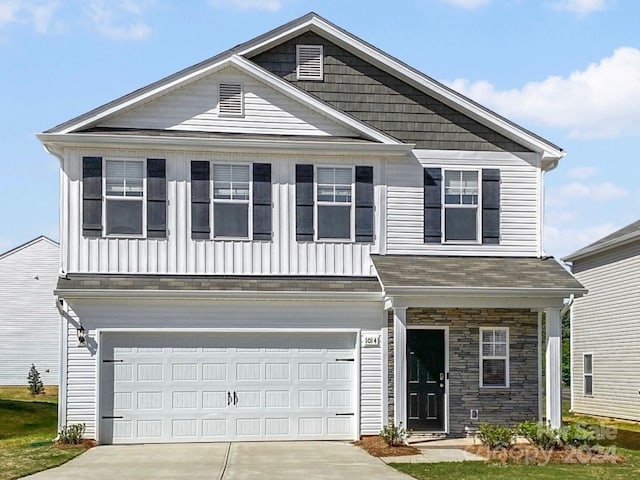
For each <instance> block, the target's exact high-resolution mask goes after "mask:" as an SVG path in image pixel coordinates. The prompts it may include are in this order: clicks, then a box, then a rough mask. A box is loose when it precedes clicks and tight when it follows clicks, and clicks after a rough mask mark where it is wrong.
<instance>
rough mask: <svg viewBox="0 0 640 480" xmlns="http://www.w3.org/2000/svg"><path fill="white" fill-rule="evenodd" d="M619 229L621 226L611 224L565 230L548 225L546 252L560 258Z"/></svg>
mask: <svg viewBox="0 0 640 480" xmlns="http://www.w3.org/2000/svg"><path fill="white" fill-rule="evenodd" d="M618 228H620V225H615V224H613V223H611V222H604V223H600V224H598V225H588V226H586V227H584V228H565V227H563V226H557V225H550V224H547V225H545V228H544V250H545V252H546V253H547V254H549V255H553V256H555V257H556V258H560V257H563V256H565V255H569V254H570V253H573V252H575V251H576V250H579V249H580V248H582V247H586V246H587V245H589V244H591V243H593V242H595V241H596V240H599V239H601V238H602V237H604V236H605V235H608V234H610V233H612V232H614V231H615V230H617V229H618Z"/></svg>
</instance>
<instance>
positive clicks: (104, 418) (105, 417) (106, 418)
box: [102, 416, 124, 420]
mask: <svg viewBox="0 0 640 480" xmlns="http://www.w3.org/2000/svg"><path fill="white" fill-rule="evenodd" d="M114 418H124V417H109V416H103V417H102V419H103V420H109V419H111V420H113V419H114Z"/></svg>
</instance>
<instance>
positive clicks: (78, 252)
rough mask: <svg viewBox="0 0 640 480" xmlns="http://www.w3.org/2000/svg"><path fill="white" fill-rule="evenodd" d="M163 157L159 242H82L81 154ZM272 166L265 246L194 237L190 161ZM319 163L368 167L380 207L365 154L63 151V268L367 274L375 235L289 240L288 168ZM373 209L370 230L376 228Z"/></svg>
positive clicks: (291, 184)
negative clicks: (163, 224) (163, 222)
mask: <svg viewBox="0 0 640 480" xmlns="http://www.w3.org/2000/svg"><path fill="white" fill-rule="evenodd" d="M91 155H95V156H102V157H103V158H104V159H109V158H134V159H145V158H166V160H167V199H168V205H167V220H168V221H167V227H168V237H167V238H166V239H145V238H114V237H111V238H87V237H83V235H82V218H81V216H82V212H81V205H82V201H81V199H82V157H83V156H91ZM192 160H212V161H213V162H214V163H215V162H218V163H234V162H237V163H245V164H249V163H250V162H258V163H271V165H272V202H273V210H272V215H273V216H272V221H273V222H272V225H273V237H272V239H271V241H253V240H193V239H192V238H191V220H190V201H191V200H190V198H191V190H190V181H189V179H190V162H191V161H192ZM302 163H313V164H318V165H322V164H324V165H333V166H341V165H344V166H354V165H370V166H373V167H374V185H375V190H376V192H375V196H376V205H380V204H381V203H382V201H381V199H380V197H381V196H382V195H383V188H382V186H381V185H380V175H381V171H382V168H381V167H380V163H381V161H380V160H374V159H371V158H365V157H364V156H362V157H358V156H353V157H346V156H331V155H327V156H311V155H306V156H305V155H273V154H262V153H260V154H258V153H255V154H252V153H224V152H216V153H211V152H206V153H205V152H184V151H143V150H131V151H127V150H109V149H100V150H98V149H87V150H83V151H79V150H70V151H68V153H67V155H66V158H65V166H64V170H63V179H62V198H63V204H62V206H61V208H62V211H63V215H62V226H61V230H62V233H61V235H62V238H63V241H62V245H63V255H62V265H63V267H62V268H63V271H65V272H73V273H78V272H80V273H82V272H90V273H161V274H162V273H169V274H209V275H221V274H242V275H316V274H317V275H350V276H371V275H373V273H372V268H373V267H372V264H371V259H370V257H369V253H376V252H378V251H379V246H378V245H379V235H376V238H375V239H374V243H355V242H341V241H334V242H332V241H315V242H298V241H296V232H295V230H296V225H295V208H296V206H295V200H296V198H295V188H296V187H295V166H296V164H302ZM380 221H381V220H380V209H376V212H375V219H374V222H375V225H380Z"/></svg>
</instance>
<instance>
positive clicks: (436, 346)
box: [407, 329, 446, 432]
mask: <svg viewBox="0 0 640 480" xmlns="http://www.w3.org/2000/svg"><path fill="white" fill-rule="evenodd" d="M444 338H445V336H444V330H431V329H428V330H427V329H408V330H407V428H409V429H411V430H414V431H419V432H425V431H432V432H442V431H444V417H445V408H444V406H445V385H446V382H445V378H446V372H445V361H444V349H445V345H444V343H445V340H444Z"/></svg>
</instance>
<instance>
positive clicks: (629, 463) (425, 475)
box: [391, 449, 640, 480]
mask: <svg viewBox="0 0 640 480" xmlns="http://www.w3.org/2000/svg"><path fill="white" fill-rule="evenodd" d="M618 453H619V454H620V455H623V456H624V457H625V462H624V463H623V464H618V465H563V464H553V465H545V466H537V465H500V464H498V463H482V462H462V463H431V464H429V463H423V464H409V463H404V464H401V463H395V464H391V466H392V467H394V468H396V469H397V470H400V471H401V472H404V473H407V474H409V475H411V476H412V477H414V478H417V479H418V480H427V479H428V480H445V479H450V478H455V479H456V480H481V479H482V480H484V479H491V480H512V479H514V478H516V479H518V480H538V479H539V480H556V479H557V480H561V479H565V478H579V479H580V480H591V479H593V480H595V479H598V480H602V479H606V480H628V479H633V478H640V452H639V451H637V450H626V449H618Z"/></svg>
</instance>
